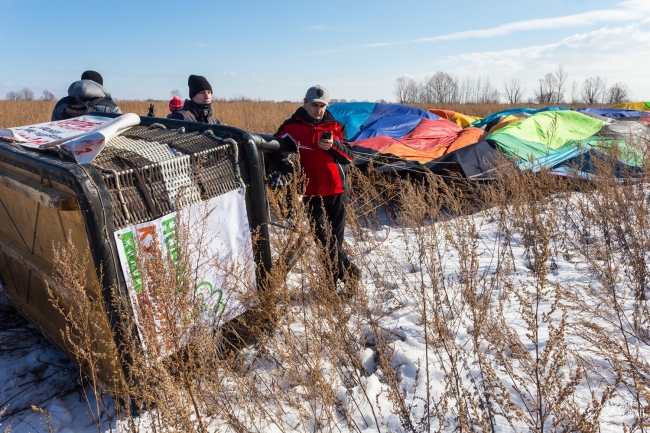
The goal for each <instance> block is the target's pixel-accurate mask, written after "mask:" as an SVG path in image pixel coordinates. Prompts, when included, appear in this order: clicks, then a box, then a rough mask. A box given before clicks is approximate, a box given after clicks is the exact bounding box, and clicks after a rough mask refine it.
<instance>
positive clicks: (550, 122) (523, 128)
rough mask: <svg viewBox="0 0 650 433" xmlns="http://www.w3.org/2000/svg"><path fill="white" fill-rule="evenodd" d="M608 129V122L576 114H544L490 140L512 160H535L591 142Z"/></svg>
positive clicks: (569, 112)
mask: <svg viewBox="0 0 650 433" xmlns="http://www.w3.org/2000/svg"><path fill="white" fill-rule="evenodd" d="M604 125H605V122H604V121H602V120H599V119H595V118H593V117H590V116H586V115H584V114H582V113H578V112H576V111H568V110H567V111H544V112H541V113H536V114H534V115H532V116H530V117H527V118H525V119H522V120H521V121H519V122H515V123H511V124H510V125H507V126H505V127H503V128H501V129H498V130H497V131H495V132H493V133H492V134H490V135H488V136H487V137H486V140H491V141H493V142H495V143H497V145H498V146H499V148H500V149H501V150H502V151H503V152H505V153H506V154H508V155H510V156H513V157H516V158H520V159H524V160H531V159H537V158H541V157H544V156H547V155H550V154H552V153H555V152H557V151H559V150H560V149H561V148H563V146H565V145H566V144H567V143H569V142H572V141H573V142H579V141H582V140H584V139H586V138H589V137H591V136H593V135H594V134H596V133H598V131H600V129H601V128H602V127H603V126H604ZM563 150H566V148H563Z"/></svg>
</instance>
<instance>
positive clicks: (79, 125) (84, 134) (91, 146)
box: [0, 113, 140, 164]
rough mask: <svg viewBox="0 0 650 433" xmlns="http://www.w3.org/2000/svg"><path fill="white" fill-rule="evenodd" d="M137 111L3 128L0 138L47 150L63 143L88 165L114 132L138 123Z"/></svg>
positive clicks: (82, 162)
mask: <svg viewBox="0 0 650 433" xmlns="http://www.w3.org/2000/svg"><path fill="white" fill-rule="evenodd" d="M139 123H140V117H139V116H138V115H137V114H133V113H126V114H123V115H121V116H120V117H116V118H114V119H111V118H108V117H100V116H81V117H75V118H72V119H66V120H59V121H56V122H46V123H39V124H37V125H27V126H17V127H13V128H3V129H0V137H7V138H11V139H13V140H15V141H16V142H18V143H19V144H20V145H21V146H24V147H29V148H32V149H47V148H50V147H54V146H61V147H62V148H63V149H65V150H66V151H68V152H70V153H71V154H72V155H73V156H74V158H75V160H76V161H77V162H78V163H79V164H88V163H90V162H91V161H92V160H93V159H95V157H96V156H97V155H98V154H99V152H101V150H102V149H103V148H104V146H105V145H106V143H107V142H108V141H109V140H110V139H111V138H113V137H114V136H115V135H117V134H119V133H121V132H123V131H125V130H126V129H128V128H130V127H132V126H135V125H138V124H139Z"/></svg>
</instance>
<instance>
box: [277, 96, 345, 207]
mask: <svg viewBox="0 0 650 433" xmlns="http://www.w3.org/2000/svg"><path fill="white" fill-rule="evenodd" d="M325 131H331V132H332V138H333V139H334V144H333V145H332V147H331V148H330V149H329V150H327V151H325V150H322V149H321V148H320V147H318V145H317V144H316V143H318V141H319V140H320V137H321V135H322V134H323V132H325ZM275 136H276V137H285V136H290V137H291V138H292V139H293V141H295V142H296V144H297V145H298V151H299V153H300V162H301V163H302V166H303V169H304V172H305V181H306V183H307V185H306V188H305V195H306V196H308V197H313V196H321V197H327V196H330V195H337V194H341V193H343V192H345V190H346V189H347V179H346V177H347V167H346V166H347V165H348V164H350V163H351V162H352V161H353V160H354V157H353V156H352V149H350V147H349V146H348V138H347V134H346V132H345V125H343V124H342V123H340V122H338V121H337V120H336V119H334V116H332V114H331V113H330V112H329V111H325V115H324V116H323V118H322V119H321V120H320V122H319V121H316V120H314V119H313V118H312V117H310V116H309V115H308V114H307V111H306V110H305V109H304V108H303V107H300V108H299V109H298V110H297V111H296V112H295V113H294V114H293V116H291V118H290V119H288V120H286V121H285V122H284V123H283V124H282V126H280V129H278V132H277V133H276V134H275Z"/></svg>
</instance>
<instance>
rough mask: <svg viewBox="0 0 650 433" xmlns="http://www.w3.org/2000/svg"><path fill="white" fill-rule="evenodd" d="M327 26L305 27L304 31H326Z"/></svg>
mask: <svg viewBox="0 0 650 433" xmlns="http://www.w3.org/2000/svg"><path fill="white" fill-rule="evenodd" d="M326 28H327V26H326V25H325V24H316V25H313V26H306V27H303V30H325V29H326Z"/></svg>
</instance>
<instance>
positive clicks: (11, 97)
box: [5, 90, 23, 101]
mask: <svg viewBox="0 0 650 433" xmlns="http://www.w3.org/2000/svg"><path fill="white" fill-rule="evenodd" d="M5 99H7V100H8V101H22V99H23V95H22V93H20V92H14V91H13V90H12V91H11V92H7V95H6V96H5Z"/></svg>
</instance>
